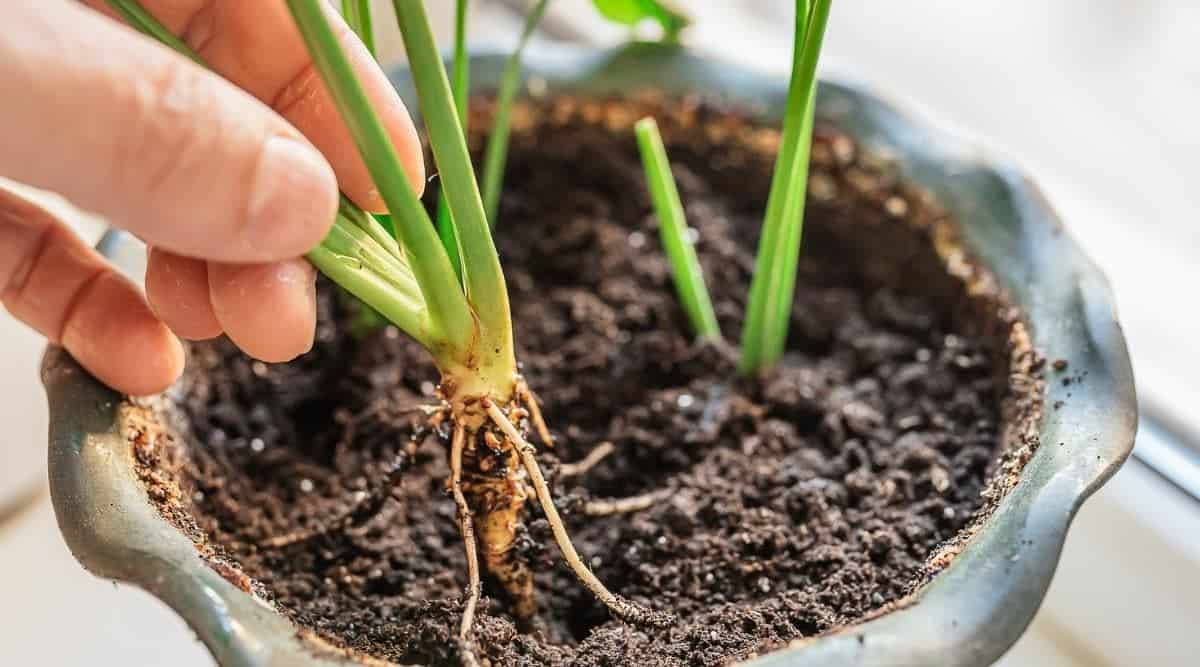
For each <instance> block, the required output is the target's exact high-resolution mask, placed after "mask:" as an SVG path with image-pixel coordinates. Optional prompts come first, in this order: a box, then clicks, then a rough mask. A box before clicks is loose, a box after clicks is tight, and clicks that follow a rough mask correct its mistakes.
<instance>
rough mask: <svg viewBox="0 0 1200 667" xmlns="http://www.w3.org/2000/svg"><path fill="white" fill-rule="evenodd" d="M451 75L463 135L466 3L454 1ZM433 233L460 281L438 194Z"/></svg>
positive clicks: (445, 207)
mask: <svg viewBox="0 0 1200 667" xmlns="http://www.w3.org/2000/svg"><path fill="white" fill-rule="evenodd" d="M452 67H453V71H454V75H453V76H452V77H451V81H450V86H451V89H452V91H453V93H454V106H455V108H456V109H458V122H459V123H460V124H462V129H463V133H464V134H465V133H466V132H467V104H468V103H469V102H468V95H469V94H470V89H471V61H470V56H468V55H467V0H456V5H455V9H454V63H453V64H452ZM437 230H438V236H440V237H441V239H442V245H443V246H444V247H445V248H446V254H448V255H450V263H451V264H453V265H454V270H455V271H456V272H457V273H458V279H459V280H462V257H461V256H460V255H459V252H458V235H457V234H456V233H455V232H454V221H453V220H452V219H451V218H450V205H449V204H448V203H447V202H446V193H445V192H444V191H442V192H439V193H438V208H437Z"/></svg>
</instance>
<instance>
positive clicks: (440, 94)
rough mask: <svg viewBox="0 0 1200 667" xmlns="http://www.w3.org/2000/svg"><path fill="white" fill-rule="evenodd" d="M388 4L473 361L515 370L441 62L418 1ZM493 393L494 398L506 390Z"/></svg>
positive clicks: (499, 278) (487, 237)
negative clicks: (453, 253) (432, 172)
mask: <svg viewBox="0 0 1200 667" xmlns="http://www.w3.org/2000/svg"><path fill="white" fill-rule="evenodd" d="M292 1H295V0H292ZM310 1H311V0H310ZM393 4H394V6H395V8H396V18H397V21H398V22H399V24H400V31H401V33H402V34H403V36H404V48H405V51H406V52H407V54H408V62H409V66H410V67H411V68H412V73H413V80H414V82H415V83H416V88H417V94H418V97H419V98H420V102H421V117H422V118H424V119H425V125H426V128H427V129H428V131H429V144H430V146H431V147H432V148H433V156H434V160H435V161H436V162H437V167H438V172H439V173H440V174H441V176H442V188H443V191H444V192H445V193H446V201H447V204H448V205H449V207H450V214H451V219H452V220H453V222H454V228H455V232H456V233H457V235H458V242H459V251H460V252H461V253H462V259H463V285H464V287H465V289H466V293H467V301H468V302H469V303H470V304H471V308H472V309H473V310H474V313H475V315H476V317H477V319H478V323H479V330H480V336H481V341H480V345H479V350H478V352H479V356H480V357H482V359H480V360H479V361H478V363H481V364H484V365H488V366H491V367H493V369H492V370H494V371H495V372H496V373H501V372H503V371H501V370H500V369H501V368H507V369H508V372H511V373H513V374H515V372H516V359H515V356H514V354H513V345H512V318H511V315H510V310H509V303H508V289H507V287H506V286H505V282H504V273H503V272H502V271H501V269H500V258H499V256H498V255H497V254H496V246H495V245H494V244H493V242H492V233H491V229H490V228H489V227H488V223H487V217H486V216H485V215H484V212H483V202H482V201H481V200H480V196H479V186H478V184H477V183H476V181H475V170H474V168H473V166H472V165H471V155H470V153H469V152H468V151H467V141H466V137H465V136H464V134H463V129H462V125H461V124H460V123H459V122H458V112H457V110H456V108H455V104H454V98H453V95H452V93H451V91H450V82H449V80H448V79H447V77H446V68H445V66H444V65H443V64H442V59H441V56H440V55H439V53H438V50H437V45H436V44H435V43H434V39H433V31H432V30H431V29H430V26H429V18H428V16H426V14H425V6H424V3H423V2H420V0H395V1H394V3H393ZM405 245H406V246H407V245H408V244H407V243H406V244H405ZM439 247H440V246H439ZM442 255H443V256H444V255H445V253H444V252H443V253H442ZM451 275H453V274H451ZM496 398H497V400H500V399H503V398H506V396H497V397H496Z"/></svg>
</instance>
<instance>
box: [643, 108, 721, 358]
mask: <svg viewBox="0 0 1200 667" xmlns="http://www.w3.org/2000/svg"><path fill="white" fill-rule="evenodd" d="M634 132H635V133H636V134H637V141H638V148H639V149H640V151H641V154H642V166H643V168H644V169H645V171H646V187H647V188H648V189H649V190H650V199H651V200H652V201H653V202H654V211H655V213H656V214H657V215H658V231H659V237H660V238H661V239H662V244H663V248H665V249H666V251H667V258H668V259H669V260H670V262H671V273H672V275H673V276H674V278H675V291H676V292H678V293H679V302H680V303H681V304H682V305H683V310H684V312H686V313H687V316H688V319H689V320H690V321H691V323H692V329H693V330H694V331H695V333H696V336H697V337H699V338H720V337H721V329H720V327H719V326H718V325H717V316H716V314H714V313H713V306H712V300H711V299H710V298H709V296H708V287H707V286H706V285H705V284H704V272H703V270H701V268H700V259H699V258H698V257H696V250H695V248H693V247H692V243H691V241H689V240H688V236H687V232H688V227H687V220H686V219H685V217H684V212H683V203H682V202H680V201H679V189H678V188H677V187H676V185H675V177H674V176H672V175H671V163H670V161H669V160H668V159H667V149H666V148H665V147H664V146H663V141H662V136H661V135H660V134H659V132H658V123H656V122H654V119H653V118H643V119H642V120H640V121H638V123H637V125H636V126H635V127H634Z"/></svg>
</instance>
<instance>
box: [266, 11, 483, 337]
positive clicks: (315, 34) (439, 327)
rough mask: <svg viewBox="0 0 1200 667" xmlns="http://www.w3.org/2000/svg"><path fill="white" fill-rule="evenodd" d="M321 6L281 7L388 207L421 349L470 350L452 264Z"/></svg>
mask: <svg viewBox="0 0 1200 667" xmlns="http://www.w3.org/2000/svg"><path fill="white" fill-rule="evenodd" d="M323 4H324V2H323V0H288V7H289V9H290V10H291V12H292V16H293V18H294V19H295V20H296V25H297V26H298V27H299V29H300V34H301V35H302V36H303V37H304V41H305V43H306V44H307V45H308V50H309V53H310V54H311V55H312V58H313V63H314V65H315V66H316V69H317V71H318V72H319V73H320V75H321V78H322V80H323V81H324V82H325V85H326V86H327V87H328V88H329V91H330V93H331V95H332V96H333V99H334V102H335V104H336V105H337V107H338V110H339V111H340V112H341V115H342V118H343V119H344V120H345V121H346V125H347V127H348V128H349V129H350V135H351V137H352V138H353V139H354V143H355V145H356V146H357V147H358V151H359V154H360V155H362V157H363V161H364V162H365V163H366V165H367V169H368V171H369V172H370V174H371V178H372V179H374V181H375V185H376V187H378V188H379V192H380V195H381V196H382V197H383V199H384V201H385V202H386V203H387V205H388V210H389V211H391V215H392V221H393V223H394V224H395V226H396V231H397V232H398V234H399V238H400V239H401V245H402V246H403V248H404V251H405V257H406V258H407V260H408V264H409V266H410V267H411V269H412V272H413V275H414V276H415V277H416V282H417V284H418V285H419V286H420V291H421V294H422V296H423V298H424V301H425V303H426V305H427V308H428V311H429V320H430V321H429V326H430V327H431V329H432V330H431V331H428V332H427V333H426V335H425V338H424V339H423V340H424V342H425V343H426V347H429V349H430V351H431V352H432V353H433V354H434V356H435V358H439V359H444V358H445V356H446V355H455V354H458V353H462V352H463V351H466V350H469V349H470V348H471V345H472V341H473V339H474V337H475V322H474V318H473V317H472V315H471V309H470V307H469V306H468V305H467V302H466V299H465V298H464V294H463V292H462V289H461V287H460V286H459V284H458V281H457V280H456V279H455V277H454V275H455V274H454V269H453V268H452V267H451V266H450V260H449V258H448V257H447V256H446V252H445V251H444V250H443V249H442V245H441V241H440V240H439V239H438V236H437V234H436V233H435V231H434V228H433V223H432V222H431V221H430V220H429V215H428V214H427V213H426V212H425V207H424V206H423V205H422V204H421V200H420V198H418V197H417V194H416V192H415V191H414V190H413V187H412V185H411V184H410V183H409V181H408V176H407V174H406V173H405V171H404V168H403V166H402V165H401V163H400V159H399V157H398V156H397V155H396V150H395V147H394V146H393V145H392V142H391V139H390V137H389V136H388V133H387V131H386V130H385V129H384V127H383V123H382V122H381V121H380V120H379V117H378V115H376V113H375V111H374V109H373V108H372V107H371V103H370V101H369V100H368V98H367V95H366V92H365V91H364V90H363V87H362V84H361V83H360V82H359V80H358V77H357V76H356V75H355V73H354V70H353V68H352V67H351V65H350V62H349V59H348V58H347V57H346V54H345V53H343V51H342V49H341V46H340V44H339V43H338V41H337V37H336V35H335V34H334V32H333V28H332V27H331V26H330V24H329V18H328V16H327V15H326V14H325V11H326V10H325V8H324V7H323ZM489 242H490V239H489ZM327 266H328V263H325V264H318V267H319V268H322V269H324V268H325V267H327ZM498 269H499V262H498V261H497V270H498ZM353 291H354V290H351V292H353ZM356 296H359V295H358V294H356ZM360 298H363V299H364V300H365V301H367V303H368V304H370V305H371V306H373V307H375V308H376V309H377V310H379V311H380V312H381V313H383V314H384V315H385V316H387V317H388V318H389V319H390V318H391V317H392V315H393V314H392V312H389V310H388V309H386V308H384V307H382V306H381V305H378V304H375V303H373V302H372V301H370V300H368V299H367V297H364V296H360ZM398 324H399V323H398ZM433 341H437V344H433ZM431 345H432V346H431Z"/></svg>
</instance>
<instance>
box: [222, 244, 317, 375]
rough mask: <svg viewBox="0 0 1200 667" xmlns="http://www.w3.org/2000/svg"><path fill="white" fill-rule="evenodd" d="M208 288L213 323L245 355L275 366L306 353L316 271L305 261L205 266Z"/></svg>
mask: <svg viewBox="0 0 1200 667" xmlns="http://www.w3.org/2000/svg"><path fill="white" fill-rule="evenodd" d="M208 287H209V298H210V299H211V300H212V305H213V312H215V313H216V315H217V321H218V322H220V323H221V328H222V329H224V331H225V334H226V335H227V336H229V338H230V340H232V341H233V342H234V343H236V344H237V346H238V347H240V348H242V350H244V351H245V352H246V354H249V355H250V356H252V357H255V358H257V359H261V360H263V361H267V362H272V363H277V362H283V361H290V360H292V359H295V358H296V357H298V356H300V355H301V354H304V353H305V352H308V351H309V350H310V349H312V343H313V334H314V332H315V331H316V325H317V297H316V271H315V270H314V269H313V267H312V264H309V263H308V262H307V261H305V260H303V259H292V260H287V261H283V262H277V263H273V264H250V265H247V264H210V265H209V267H208Z"/></svg>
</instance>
